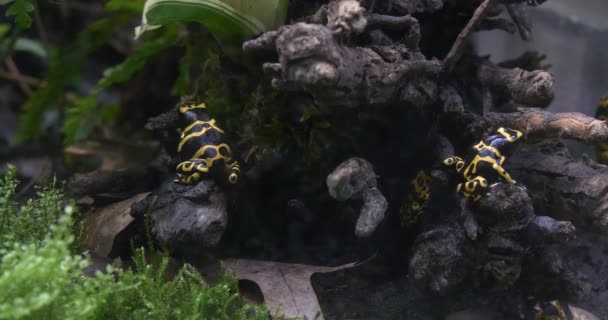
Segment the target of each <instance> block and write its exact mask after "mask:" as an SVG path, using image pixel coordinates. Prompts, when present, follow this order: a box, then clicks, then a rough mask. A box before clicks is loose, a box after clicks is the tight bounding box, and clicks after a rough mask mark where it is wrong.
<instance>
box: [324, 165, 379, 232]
mask: <svg viewBox="0 0 608 320" xmlns="http://www.w3.org/2000/svg"><path fill="white" fill-rule="evenodd" d="M326 182H327V188H328V189H329V195H330V196H331V197H332V198H334V199H336V200H338V201H346V200H349V199H363V206H362V208H361V212H360V213H359V218H358V220H357V226H356V227H355V235H356V236H357V237H359V238H366V237H370V236H371V235H372V234H373V233H374V230H376V227H378V225H379V224H380V222H382V220H383V219H384V212H385V211H386V209H387V208H388V202H387V201H386V198H385V197H384V195H382V193H381V192H380V190H378V189H377V188H376V184H377V183H376V174H375V173H374V168H373V166H372V164H371V163H369V162H368V161H367V160H365V159H362V158H350V159H348V160H346V161H344V162H342V163H341V164H340V165H339V166H338V167H337V168H336V169H335V170H334V171H333V172H332V173H330V174H329V175H328V176H327V180H326Z"/></svg>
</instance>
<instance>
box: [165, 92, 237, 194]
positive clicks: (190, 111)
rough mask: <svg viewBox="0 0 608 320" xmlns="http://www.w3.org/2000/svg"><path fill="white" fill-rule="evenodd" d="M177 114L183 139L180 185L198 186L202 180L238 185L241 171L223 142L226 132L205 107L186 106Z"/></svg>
mask: <svg viewBox="0 0 608 320" xmlns="http://www.w3.org/2000/svg"><path fill="white" fill-rule="evenodd" d="M178 114H179V116H178V122H177V123H178V126H179V132H180V133H181V136H180V143H179V146H178V150H177V151H178V153H179V157H180V160H181V161H182V162H181V163H180V164H178V165H177V168H176V171H177V174H178V179H177V181H178V182H180V183H184V184H195V183H197V182H198V181H200V180H201V179H203V178H213V179H216V181H217V182H218V183H221V184H223V183H229V184H235V183H236V182H237V181H238V177H239V173H240V167H239V165H238V163H237V161H236V160H234V159H233V157H232V151H231V149H230V146H228V144H227V143H226V142H225V141H224V137H223V136H224V135H223V133H224V132H223V130H222V129H221V128H219V127H218V126H217V124H216V123H215V120H214V119H213V118H211V117H210V116H209V114H208V113H207V110H206V107H205V105H204V104H200V105H183V106H180V107H179V108H178Z"/></svg>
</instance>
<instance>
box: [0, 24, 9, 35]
mask: <svg viewBox="0 0 608 320" xmlns="http://www.w3.org/2000/svg"><path fill="white" fill-rule="evenodd" d="M9 31H11V25H10V24H8V23H1V24H0V39H1V38H3V37H4V36H6V35H7V34H8V32H9Z"/></svg>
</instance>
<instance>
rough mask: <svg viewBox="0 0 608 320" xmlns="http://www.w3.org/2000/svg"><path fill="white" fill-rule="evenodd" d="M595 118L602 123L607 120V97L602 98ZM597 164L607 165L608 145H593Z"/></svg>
mask: <svg viewBox="0 0 608 320" xmlns="http://www.w3.org/2000/svg"><path fill="white" fill-rule="evenodd" d="M595 118H597V119H599V120H603V121H607V120H608V96H605V97H602V98H601V99H600V103H599V105H598V107H597V111H596V112H595ZM595 155H596V157H597V162H599V163H601V164H606V165H608V143H607V142H601V143H598V144H596V145H595Z"/></svg>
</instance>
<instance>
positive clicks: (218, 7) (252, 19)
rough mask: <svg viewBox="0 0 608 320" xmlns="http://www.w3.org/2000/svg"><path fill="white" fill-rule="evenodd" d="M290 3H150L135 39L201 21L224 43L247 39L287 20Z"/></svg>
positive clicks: (205, 0) (268, 0)
mask: <svg viewBox="0 0 608 320" xmlns="http://www.w3.org/2000/svg"><path fill="white" fill-rule="evenodd" d="M286 12H287V0H223V1H221V0H147V1H146V5H145V7H144V12H143V15H142V22H141V25H140V26H139V27H137V28H136V29H135V37H136V38H137V37H139V36H141V34H143V33H144V32H146V31H149V30H153V29H156V28H158V27H160V26H162V25H165V24H169V23H174V22H199V23H201V24H203V25H204V26H205V27H207V29H208V30H209V31H211V32H212V33H213V34H215V35H216V36H217V37H218V38H219V39H220V40H222V41H223V42H232V41H236V42H237V43H240V42H241V41H242V40H245V39H248V38H251V37H253V36H254V35H257V34H259V33H262V32H264V31H266V30H268V29H271V28H275V27H277V26H278V25H280V24H282V23H283V21H284V20H285V15H286Z"/></svg>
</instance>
